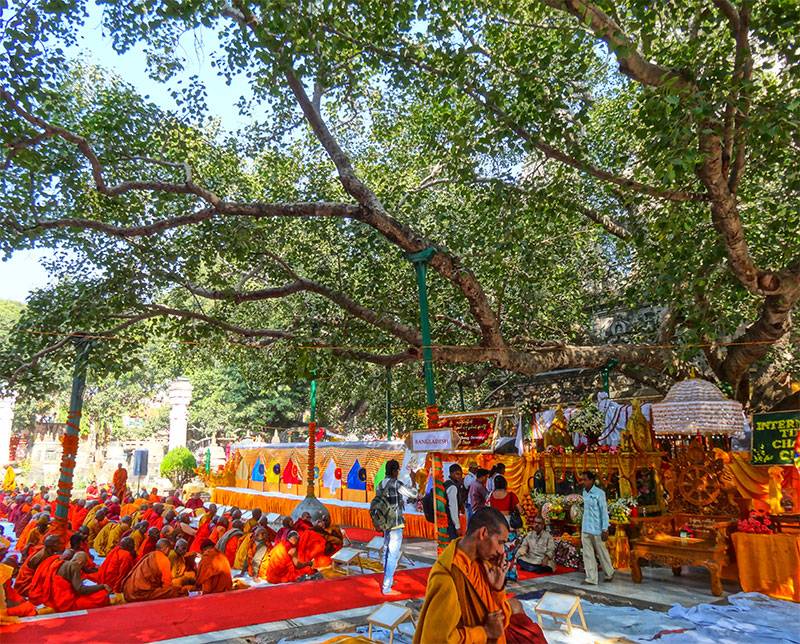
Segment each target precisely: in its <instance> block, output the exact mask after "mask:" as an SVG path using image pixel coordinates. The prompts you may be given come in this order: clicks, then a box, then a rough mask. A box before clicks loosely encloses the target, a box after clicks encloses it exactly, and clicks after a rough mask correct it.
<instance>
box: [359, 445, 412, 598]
mask: <svg viewBox="0 0 800 644" xmlns="http://www.w3.org/2000/svg"><path fill="white" fill-rule="evenodd" d="M399 474H400V463H398V462H397V461H396V460H394V459H391V460H390V461H387V463H386V478H385V479H383V480H382V481H381V482H380V485H378V489H377V490H376V491H375V498H374V499H373V500H372V503H371V504H370V515H371V516H372V522H373V524H374V525H375V528H376V529H377V530H382V531H383V586H382V591H383V594H384V595H391V594H392V584H393V583H394V572H395V570H397V562H398V561H400V554H401V552H400V548H401V546H402V544H403V528H404V527H405V520H404V519H403V506H404V505H405V500H406V499H415V500H416V499H417V493H416V492H415V491H413V490H412V489H410V488H408V487H407V486H406V485H405V484H403V482H402V481H400V480H399V479H398V478H397V476H398V475H399Z"/></svg>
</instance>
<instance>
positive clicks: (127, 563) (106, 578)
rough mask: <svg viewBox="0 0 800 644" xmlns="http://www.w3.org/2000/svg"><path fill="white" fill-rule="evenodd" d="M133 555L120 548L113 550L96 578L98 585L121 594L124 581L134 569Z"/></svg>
mask: <svg viewBox="0 0 800 644" xmlns="http://www.w3.org/2000/svg"><path fill="white" fill-rule="evenodd" d="M134 561H135V560H134V558H133V555H132V554H131V553H130V552H128V551H127V550H123V549H122V548H120V547H119V546H115V547H114V548H112V549H111V551H110V552H109V553H108V556H107V557H106V559H105V561H104V562H103V563H102V565H101V566H100V569H99V570H98V571H97V574H96V575H95V576H94V578H95V579H96V580H97V583H98V584H106V585H107V586H109V587H110V588H111V590H113V591H114V592H115V593H118V592H120V590H121V588H122V580H123V579H125V577H126V576H127V574H128V573H129V572H130V571H131V569H132V568H133V562H134Z"/></svg>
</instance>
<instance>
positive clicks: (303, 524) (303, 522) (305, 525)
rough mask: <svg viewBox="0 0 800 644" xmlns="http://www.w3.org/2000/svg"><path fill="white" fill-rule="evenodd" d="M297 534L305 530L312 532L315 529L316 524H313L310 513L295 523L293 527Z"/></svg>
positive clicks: (302, 515) (304, 514)
mask: <svg viewBox="0 0 800 644" xmlns="http://www.w3.org/2000/svg"><path fill="white" fill-rule="evenodd" d="M292 527H293V528H294V529H295V530H296V531H297V532H302V531H303V530H311V528H313V527H314V524H313V523H311V515H310V514H309V513H308V512H303V514H301V515H300V518H299V519H298V520H297V521H295V522H294V526H292Z"/></svg>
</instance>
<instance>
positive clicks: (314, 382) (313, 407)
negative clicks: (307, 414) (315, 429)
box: [310, 378, 317, 423]
mask: <svg viewBox="0 0 800 644" xmlns="http://www.w3.org/2000/svg"><path fill="white" fill-rule="evenodd" d="M310 422H312V423H316V422H317V379H316V378H314V379H313V380H312V381H311V420H310Z"/></svg>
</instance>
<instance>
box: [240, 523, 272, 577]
mask: <svg viewBox="0 0 800 644" xmlns="http://www.w3.org/2000/svg"><path fill="white" fill-rule="evenodd" d="M251 534H252V535H253V544H252V548H248V555H247V556H248V557H249V559H248V561H247V564H246V565H247V568H246V570H247V572H248V573H249V574H250V576H251V577H257V578H260V579H266V574H267V566H266V564H267V562H268V561H269V551H270V550H271V549H272V540H271V539H270V538H269V533H268V532H267V531H266V530H265V529H264V528H262V527H261V526H259V527H258V528H256V529H255V530H254V531H253V532H252V533H251ZM273 534H274V533H273ZM242 570H245V568H242Z"/></svg>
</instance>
